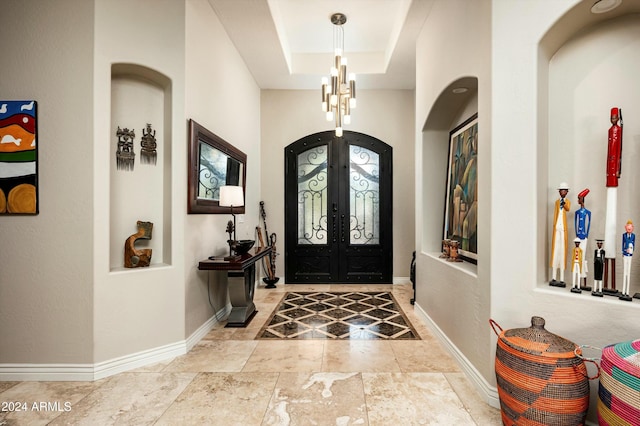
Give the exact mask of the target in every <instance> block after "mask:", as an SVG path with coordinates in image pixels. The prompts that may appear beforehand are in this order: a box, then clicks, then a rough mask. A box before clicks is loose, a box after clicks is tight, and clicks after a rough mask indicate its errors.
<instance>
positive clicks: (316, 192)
mask: <svg viewBox="0 0 640 426" xmlns="http://www.w3.org/2000/svg"><path fill="white" fill-rule="evenodd" d="M297 166H298V168H297V177H298V244H327V146H326V145H322V146H318V147H315V148H312V149H309V150H307V151H305V152H303V153H301V154H299V155H298V161H297Z"/></svg>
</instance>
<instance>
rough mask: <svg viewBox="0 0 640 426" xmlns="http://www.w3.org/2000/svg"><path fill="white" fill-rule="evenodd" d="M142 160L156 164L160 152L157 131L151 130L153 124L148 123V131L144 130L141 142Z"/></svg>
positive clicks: (145, 162) (144, 162)
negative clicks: (158, 150) (157, 149)
mask: <svg viewBox="0 0 640 426" xmlns="http://www.w3.org/2000/svg"><path fill="white" fill-rule="evenodd" d="M140 145H141V146H142V149H141V150H140V161H141V162H142V163H143V164H156V161H157V157H158V153H157V151H156V147H157V145H158V144H157V143H156V131H155V130H153V133H152V130H151V124H149V123H147V129H146V132H145V130H144V129H143V130H142V141H141V142H140Z"/></svg>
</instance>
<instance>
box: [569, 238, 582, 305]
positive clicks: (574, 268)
mask: <svg viewBox="0 0 640 426" xmlns="http://www.w3.org/2000/svg"><path fill="white" fill-rule="evenodd" d="M573 244H575V247H574V248H573V250H572V251H571V293H582V290H580V278H581V277H582V266H583V257H584V256H583V255H582V254H583V252H582V249H581V248H580V238H576V239H575V240H573Z"/></svg>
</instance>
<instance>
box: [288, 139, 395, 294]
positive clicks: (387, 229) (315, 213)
mask: <svg viewBox="0 0 640 426" xmlns="http://www.w3.org/2000/svg"><path fill="white" fill-rule="evenodd" d="M391 160H392V149H391V147H390V146H389V145H387V144H385V143H384V142H382V141H380V140H378V139H376V138H374V137H371V136H368V135H365V134H362V133H356V132H348V131H345V132H344V134H343V136H342V137H336V136H335V133H334V132H333V131H327V132H321V133H316V134H313V135H309V136H306V137H304V138H302V139H300V140H298V141H296V142H294V143H292V144H291V145H289V146H288V147H286V148H285V280H286V283H287V284H296V283H347V284H348V283H391V282H392V279H393V277H392V273H393V270H392V269H393V265H392V262H393V233H392V223H393V221H392V173H391V164H392V161H391Z"/></svg>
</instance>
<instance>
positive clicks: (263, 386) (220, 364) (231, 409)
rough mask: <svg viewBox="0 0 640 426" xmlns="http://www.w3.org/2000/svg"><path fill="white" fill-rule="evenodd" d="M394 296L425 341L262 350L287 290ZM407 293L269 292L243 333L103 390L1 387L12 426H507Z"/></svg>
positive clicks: (117, 379) (79, 385) (2, 421)
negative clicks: (15, 407) (36, 406)
mask: <svg viewBox="0 0 640 426" xmlns="http://www.w3.org/2000/svg"><path fill="white" fill-rule="evenodd" d="M318 289H321V290H325V291H354V290H358V291H368V290H375V291H378V290H381V291H392V292H393V295H394V297H395V298H396V300H397V301H398V303H399V304H400V305H401V307H402V309H403V311H404V312H405V314H406V316H407V318H408V319H409V321H411V323H412V324H413V325H414V327H415V329H416V331H417V332H418V334H419V335H420V337H421V339H422V340H310V339H304V340H288V341H284V340H256V339H255V337H256V335H257V333H258V332H259V331H260V329H261V328H262V326H263V325H264V323H265V322H266V321H267V319H268V318H269V316H270V314H271V312H272V311H273V310H274V308H275V307H276V305H277V304H278V302H280V300H281V298H282V296H283V293H284V292H285V291H314V290H318ZM411 296H412V291H411V287H410V286H409V285H394V286H391V285H388V286H385V285H374V286H338V285H331V286H327V285H323V286H300V285H295V286H293V285H282V284H279V285H278V288H276V289H271V290H267V289H264V288H263V287H260V288H258V289H257V290H256V294H255V297H254V300H255V303H256V306H257V308H258V314H257V315H256V316H255V317H254V318H253V321H252V322H251V324H249V326H248V327H246V328H224V324H218V325H217V326H216V327H215V328H214V329H213V330H211V332H210V333H209V334H208V335H207V336H206V337H205V338H204V339H202V341H201V342H199V343H198V344H197V345H196V346H195V347H194V348H193V349H192V350H191V351H190V352H189V353H188V354H186V355H183V356H180V357H177V358H175V359H173V360H169V361H166V362H164V363H160V364H156V365H151V366H149V367H145V368H141V369H138V370H135V371H131V372H126V373H121V374H118V375H115V376H112V377H109V378H106V379H102V380H98V381H96V382H0V403H3V402H10V401H29V402H30V404H31V403H32V402H38V401H42V402H50V403H54V404H55V403H58V406H53V407H51V406H49V407H46V408H48V409H43V410H41V411H36V410H33V409H32V407H29V410H28V411H26V412H0V426H9V425H92V426H95V425H116V424H117V425H225V426H227V425H242V426H248V425H304V426H307V425H340V426H342V425H380V426H388V425H397V426H404V425H445V426H453V425H456V426H459V425H479V426H491V425H500V424H501V421H500V413H499V410H496V409H494V408H492V407H490V406H488V405H486V404H485V403H484V402H482V400H481V399H480V397H479V395H478V394H477V393H476V391H475V390H474V389H473V387H472V385H471V384H470V383H469V381H468V380H467V379H466V378H465V376H464V374H463V373H462V372H461V371H460V370H459V368H458V366H457V364H456V363H455V362H454V360H453V359H452V358H451V356H450V355H449V354H448V353H447V352H446V351H445V350H444V349H443V348H442V347H441V346H440V345H439V343H438V342H437V340H436V339H435V338H434V337H433V335H432V334H431V333H430V332H429V330H428V328H427V327H426V326H425V325H424V323H422V321H421V320H420V318H419V317H418V316H417V315H416V314H415V313H414V312H413V306H412V305H411V304H410V303H409V300H410V298H411Z"/></svg>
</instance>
